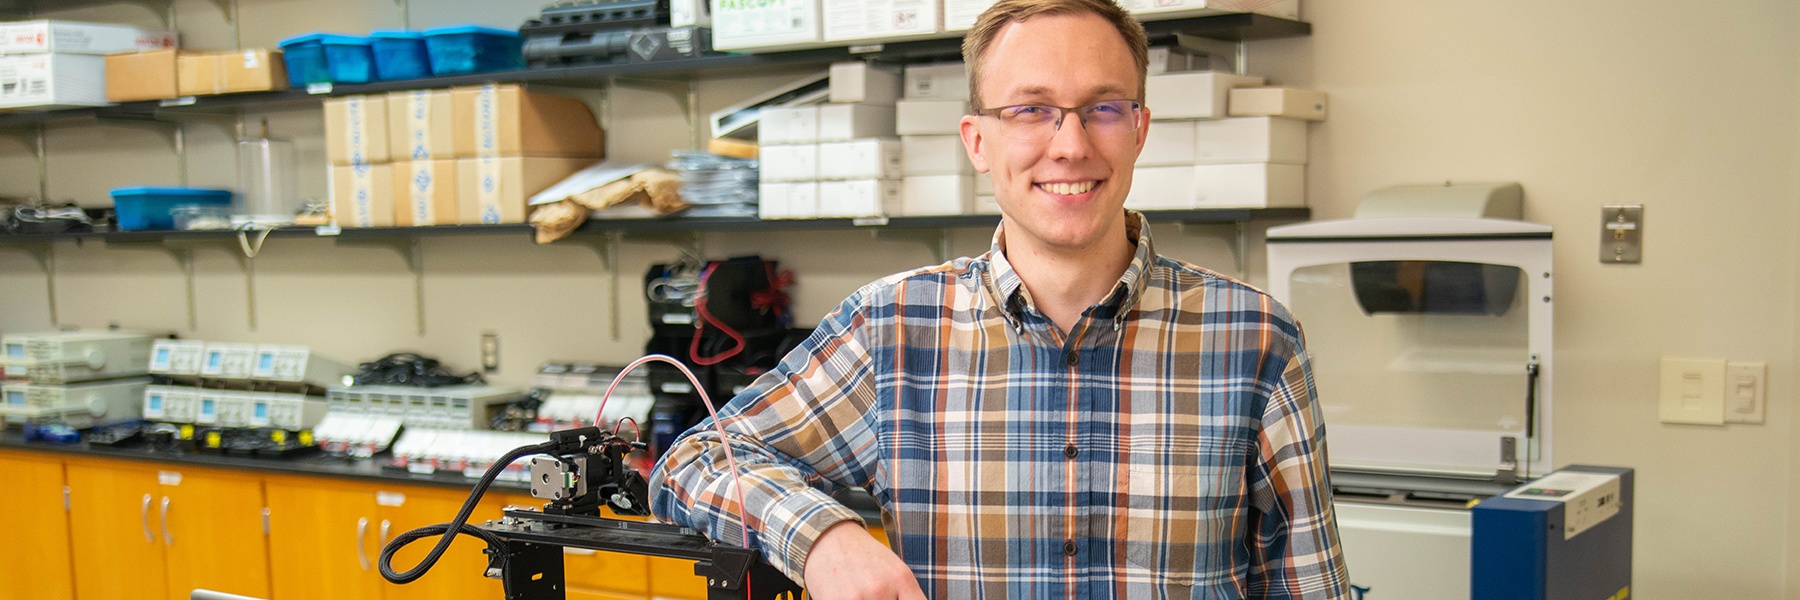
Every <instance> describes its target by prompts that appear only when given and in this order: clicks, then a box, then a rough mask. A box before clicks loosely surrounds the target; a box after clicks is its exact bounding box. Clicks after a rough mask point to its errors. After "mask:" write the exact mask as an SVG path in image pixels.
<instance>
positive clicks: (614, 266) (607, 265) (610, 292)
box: [569, 231, 625, 342]
mask: <svg viewBox="0 0 1800 600" xmlns="http://www.w3.org/2000/svg"><path fill="white" fill-rule="evenodd" d="M624 238H625V234H624V233H622V232H618V231H608V232H606V235H602V236H598V237H596V236H575V237H573V238H570V239H569V243H572V244H575V245H578V246H581V247H583V248H587V249H588V250H592V251H593V252H594V256H597V257H599V258H600V264H602V265H604V267H603V268H604V269H605V270H606V296H607V301H606V312H607V325H608V327H610V328H611V332H612V339H613V341H615V342H616V341H619V338H620V335H621V334H620V331H619V330H620V325H619V322H620V319H619V277H620V274H619V245H620V244H621V242H623V240H624Z"/></svg>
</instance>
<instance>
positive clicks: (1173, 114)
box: [1144, 71, 1263, 119]
mask: <svg viewBox="0 0 1800 600" xmlns="http://www.w3.org/2000/svg"><path fill="white" fill-rule="evenodd" d="M1262 84H1263V78H1261V77H1254V76H1249V75H1233V74H1231V73H1216V72H1212V71H1201V72H1195V73H1165V74H1162V75H1156V76H1152V77H1149V78H1147V79H1146V80H1145V82H1144V98H1145V105H1146V106H1148V107H1149V108H1150V118H1152V119H1217V118H1219V117H1223V116H1225V103H1226V101H1227V100H1228V99H1229V97H1230V94H1231V88H1240V87H1255V86H1259V85H1262Z"/></svg>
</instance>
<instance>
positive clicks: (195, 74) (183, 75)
mask: <svg viewBox="0 0 1800 600" xmlns="http://www.w3.org/2000/svg"><path fill="white" fill-rule="evenodd" d="M223 61H224V59H223V58H221V57H220V56H219V55H218V54H215V53H212V52H182V53H181V55H180V56H178V57H176V59H175V91H176V93H178V94H180V95H182V96H206V95H211V94H216V93H218V88H219V69H220V63H221V62H223Z"/></svg>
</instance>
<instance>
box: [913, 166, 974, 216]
mask: <svg viewBox="0 0 1800 600" xmlns="http://www.w3.org/2000/svg"><path fill="white" fill-rule="evenodd" d="M901 182H902V183H901V193H900V197H901V200H900V213H899V214H901V215H904V216H908V217H912V216H924V215H966V214H971V213H973V212H974V211H975V178H974V177H972V176H969V175H918V176H912V177H907V178H906V179H903V180H901Z"/></svg>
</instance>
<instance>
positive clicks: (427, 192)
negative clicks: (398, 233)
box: [411, 161, 437, 225]
mask: <svg viewBox="0 0 1800 600" xmlns="http://www.w3.org/2000/svg"><path fill="white" fill-rule="evenodd" d="M431 165H432V163H431V162H429V161H417V162H414V163H413V164H412V167H413V172H412V186H411V189H412V209H413V225H436V224H437V207H436V206H434V204H436V203H435V202H434V201H433V200H434V199H435V196H436V194H435V193H434V192H435V191H436V187H437V182H436V181H433V180H432V179H433V178H432V176H431Z"/></svg>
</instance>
